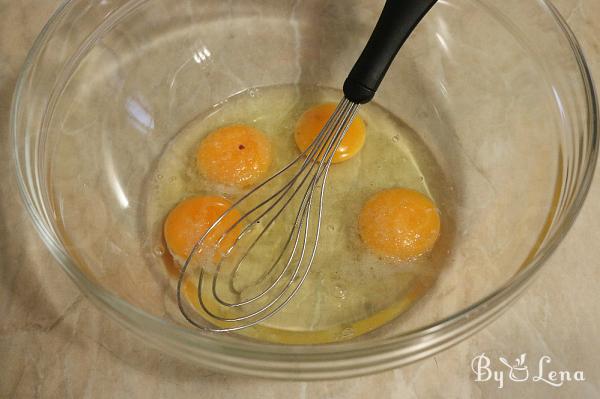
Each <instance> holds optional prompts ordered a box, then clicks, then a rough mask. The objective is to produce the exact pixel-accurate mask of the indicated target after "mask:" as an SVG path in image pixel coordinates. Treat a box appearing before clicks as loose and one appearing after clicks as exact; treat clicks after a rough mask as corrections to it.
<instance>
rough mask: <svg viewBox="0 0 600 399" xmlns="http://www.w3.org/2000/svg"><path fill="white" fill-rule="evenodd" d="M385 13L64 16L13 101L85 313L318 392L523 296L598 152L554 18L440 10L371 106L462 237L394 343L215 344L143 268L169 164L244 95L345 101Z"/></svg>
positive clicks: (25, 169) (44, 208)
mask: <svg viewBox="0 0 600 399" xmlns="http://www.w3.org/2000/svg"><path fill="white" fill-rule="evenodd" d="M381 7H382V1H371V0H364V1H359V0H356V1H343V2H341V1H334V0H330V1H322V0H305V1H302V2H296V1H281V0H244V1H221V0H201V1H198V0H131V1H125V0H111V1H98V2H89V1H86V0H72V1H66V2H65V3H64V4H63V5H62V6H61V7H60V8H59V9H58V10H57V11H56V13H55V15H54V16H53V17H52V19H51V20H50V21H49V22H48V24H47V25H46V27H45V28H44V30H43V31H42V33H41V34H40V35H39V37H38V39H37V40H36V42H35V45H34V46H33V48H32V50H31V52H30V53H29V57H28V58H27V61H26V63H25V65H24V67H23V70H22V72H21V76H20V79H19V82H18V85H17V90H16V95H15V96H14V103H13V109H12V119H11V129H12V136H13V139H14V141H13V145H14V155H15V160H16V164H17V173H18V179H19V184H20V189H21V193H22V196H23V200H24V202H25V203H26V205H27V209H28V210H29V212H30V213H31V216H32V219H33V221H34V223H35V225H36V227H37V229H38V230H39V233H40V235H41V237H42V239H43V241H44V242H45V243H46V245H47V246H48V247H49V248H50V250H51V251H52V253H53V254H54V256H55V257H56V258H57V259H58V260H59V262H60V264H61V265H62V267H63V269H64V270H65V271H66V272H67V273H68V275H69V276H70V277H71V278H72V279H73V280H74V281H75V283H76V284H77V285H78V286H79V287H80V288H81V290H82V291H83V292H84V293H85V294H86V295H87V296H88V297H89V298H90V300H92V301H93V302H94V303H96V304H97V305H98V306H99V307H100V308H101V309H103V310H105V311H106V312H107V313H109V314H110V315H111V316H113V317H114V318H115V319H117V320H118V321H119V322H121V323H122V324H123V325H124V326H126V327H127V328H129V329H131V330H133V331H135V332H136V333H137V334H138V335H139V336H140V337H141V339H144V340H146V341H148V342H149V343H152V344H154V345H156V346H158V347H160V348H162V349H163V350H164V351H166V352H169V353H171V354H174V355H177V356H179V357H182V358H186V359H190V360H192V361H194V362H197V363H200V364H202V365H204V366H206V367H209V368H212V369H216V370H220V371H227V372H235V373H241V374H247V375H257V376H268V377H276V378H297V379H318V378H333V377H346V376H353V375H360V374H366V373H373V372H376V371H380V370H384V369H389V368H392V367H397V366H401V365H404V364H406V363H409V362H412V361H415V360H417V359H421V358H424V357H426V356H429V355H431V354H433V353H436V352H438V351H440V350H442V349H444V348H448V347H449V346H451V345H454V344H455V343H457V342H459V341H460V340H462V339H464V338H465V337H467V336H469V335H470V334H473V333H474V332H475V331H477V330H478V329H480V328H482V327H483V326H484V325H486V324H487V323H489V322H490V321H491V320H492V319H494V318H495V317H496V316H498V314H500V313H501V312H502V311H503V310H504V309H506V307H507V306H508V305H509V304H510V303H511V302H512V301H513V300H514V299H515V298H517V297H518V296H519V294H521V293H522V292H523V289H524V288H525V286H526V285H527V284H528V282H530V281H531V279H532V277H533V276H534V275H535V274H536V273H537V272H538V270H539V269H540V268H541V266H542V265H543V263H544V261H545V260H546V258H547V257H548V256H549V255H550V254H551V253H552V251H553V250H554V248H556V246H557V244H558V243H559V242H560V241H561V239H562V238H563V237H564V235H565V233H566V232H567V230H568V229H569V227H570V226H571V225H572V223H573V220H574V218H575V216H576V214H577V212H578V211H579V209H580V207H581V204H582V202H583V199H584V197H585V195H586V193H587V191H588V187H589V184H590V180H591V178H592V171H593V170H594V164H595V162H596V155H597V148H598V120H597V117H598V115H597V104H596V97H595V94H594V90H593V86H592V82H591V79H590V75H589V72H588V69H587V67H586V63H585V59H584V57H583V55H582V53H581V51H580V49H579V46H578V44H577V42H576V40H575V38H574V37H573V34H572V33H571V31H570V30H569V28H568V26H567V25H566V24H565V22H564V20H563V19H562V18H561V17H560V16H559V15H558V13H557V12H556V10H555V9H554V8H553V7H552V5H551V4H549V3H548V2H546V1H543V0H539V1H522V0H507V1H502V2H498V1H494V0H480V1H471V0H440V1H439V2H438V3H437V5H436V6H435V7H434V8H433V9H432V11H431V12H430V14H428V15H427V17H426V18H425V19H424V21H423V22H422V23H421V24H420V25H419V26H418V28H417V29H416V31H415V32H414V33H413V35H412V37H411V38H410V40H409V41H408V42H407V43H406V45H405V46H404V47H403V48H402V50H401V51H400V53H399V56H398V57H397V59H396V61H395V63H394V64H393V66H392V68H391V69H390V71H389V73H388V75H387V77H386V79H385V81H384V83H383V85H382V86H381V88H380V91H379V93H378V94H377V96H376V101H377V102H378V103H379V104H381V105H383V106H384V107H385V108H387V109H388V110H390V111H391V112H392V113H394V114H395V115H396V116H398V117H400V118H401V119H403V120H404V121H405V122H406V123H407V124H408V125H410V126H412V127H413V128H414V129H415V130H416V131H417V132H418V133H419V134H420V135H421V138H422V139H423V141H424V142H425V143H426V144H427V146H428V147H429V148H430V149H431V151H432V153H433V154H434V156H435V157H436V158H437V161H438V163H439V164H440V165H441V166H442V168H443V169H444V171H445V173H446V175H447V176H446V178H447V179H449V181H451V182H452V184H453V187H454V190H455V193H456V199H457V203H458V207H457V210H456V214H455V215H453V218H454V223H455V230H456V234H455V237H454V239H453V242H452V247H451V249H450V251H449V253H448V256H447V260H446V264H445V265H444V270H443V272H442V274H441V275H440V277H439V279H438V281H437V283H436V285H435V286H434V287H433V289H432V290H431V291H430V292H429V293H428V294H427V295H426V296H424V297H423V298H422V299H421V300H420V301H418V303H417V304H415V306H413V307H412V308H411V309H410V310H409V311H408V312H406V313H404V314H403V315H402V316H400V317H399V318H397V319H396V320H395V321H393V322H392V323H390V324H388V325H387V326H385V327H384V328H381V329H379V330H376V331H375V332H373V333H370V334H368V335H366V336H363V337H360V338H357V339H355V340H350V341H348V342H345V343H338V344H327V345H312V346H311V345H301V346H286V345H275V344H265V343H259V342H252V341H249V340H247V339H244V338H241V337H238V336H235V335H214V334H207V333H202V332H201V331H198V330H194V329H192V328H190V327H189V326H188V325H186V324H184V323H181V322H180V320H178V319H176V318H175V317H174V316H173V315H172V312H170V311H169V309H167V307H168V303H167V302H168V301H166V300H165V295H166V294H164V293H163V291H164V290H165V287H167V286H168V281H167V280H168V276H167V275H166V273H164V271H163V270H158V269H157V268H156V267H150V266H149V260H148V259H149V255H148V251H149V250H148V243H147V237H145V236H144V229H143V228H142V227H141V225H142V224H141V223H140V219H141V218H142V216H143V212H144V198H143V193H144V186H145V184H146V180H147V177H148V175H149V174H150V172H151V171H152V168H153V167H154V165H155V162H156V160H157V158H158V157H159V155H160V154H161V151H162V150H163V149H164V147H165V145H166V144H167V143H168V141H169V140H170V139H171V138H172V137H173V135H175V134H176V133H177V132H178V130H179V129H180V128H181V127H182V126H184V125H185V124H186V123H187V122H188V121H190V120H191V119H192V118H193V117H194V116H195V115H197V114H199V113H201V112H204V111H206V110H208V109H210V107H211V106H213V104H216V103H218V102H220V101H222V100H223V99H225V98H227V97H229V96H230V95H232V94H234V93H237V92H239V91H241V90H244V89H247V88H249V87H259V86H266V85H275V84H284V83H303V84H318V85H322V86H328V87H340V86H341V84H342V82H343V80H344V78H345V75H346V73H347V71H348V70H349V68H350V67H351V66H352V64H353V62H354V60H355V59H356V57H357V55H358V54H359V52H360V50H361V48H362V46H363V45H364V43H365V41H366V39H367V37H368V35H369V34H370V31H371V29H372V27H373V25H374V23H375V21H376V18H377V17H378V14H379V11H380V9H381ZM570 288H572V289H574V288H575V287H570ZM565 289H569V287H565ZM171 296H172V293H171Z"/></svg>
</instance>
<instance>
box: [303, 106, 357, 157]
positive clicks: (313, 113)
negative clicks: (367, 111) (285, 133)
mask: <svg viewBox="0 0 600 399" xmlns="http://www.w3.org/2000/svg"><path fill="white" fill-rule="evenodd" d="M336 106H337V105H336V104H332V103H326V104H320V105H317V106H314V107H312V108H309V109H308V110H307V111H305V112H304V113H303V114H302V116H301V117H300V119H299V120H298V123H297V125H296V132H295V134H294V138H295V140H296V145H297V146H298V148H299V149H300V151H302V152H303V151H304V150H306V149H307V148H308V146H309V145H310V144H311V143H312V142H313V140H314V139H315V138H316V137H317V135H318V134H319V132H320V131H321V129H323V127H324V126H325V123H326V122H327V120H328V119H329V117H330V116H331V115H332V114H333V112H334V111H335V108H336ZM364 144H365V124H364V122H363V120H362V119H361V117H360V116H358V115H356V116H355V117H354V121H353V122H352V124H351V125H350V127H349V128H348V131H347V132H346V135H345V136H344V138H343V139H342V141H341V143H340V145H339V147H338V148H337V150H336V151H335V153H334V155H333V159H332V161H331V162H332V163H339V162H343V161H346V160H348V159H350V158H352V157H353V156H355V155H356V154H358V152H359V151H360V149H361V148H362V147H363V145H364Z"/></svg>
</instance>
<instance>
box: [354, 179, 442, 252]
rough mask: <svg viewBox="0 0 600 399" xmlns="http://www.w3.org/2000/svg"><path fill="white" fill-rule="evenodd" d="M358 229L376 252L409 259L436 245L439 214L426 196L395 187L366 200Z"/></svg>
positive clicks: (365, 241)
mask: <svg viewBox="0 0 600 399" xmlns="http://www.w3.org/2000/svg"><path fill="white" fill-rule="evenodd" d="M358 229H359V233H360V237H361V239H362V240H363V242H364V243H365V245H366V246H367V247H368V248H369V249H371V250H372V251H373V252H374V253H376V254H378V255H380V256H383V257H387V258H393V259H397V260H410V259H413V258H416V257H418V256H420V255H423V254H425V253H427V252H429V251H430V250H431V249H432V248H433V246H434V244H435V242H436V240H437V239H438V237H439V235H440V214H439V211H438V209H437V208H436V206H435V204H434V203H433V202H432V201H431V200H430V199H429V198H427V197H426V196H425V195H423V194H421V193H419V192H417V191H414V190H408V189H404V188H394V189H389V190H385V191H381V192H379V193H377V194H375V195H374V196H372V197H371V198H369V199H368V200H367V202H366V203H365V204H364V206H363V208H362V210H361V212H360V215H359V218H358Z"/></svg>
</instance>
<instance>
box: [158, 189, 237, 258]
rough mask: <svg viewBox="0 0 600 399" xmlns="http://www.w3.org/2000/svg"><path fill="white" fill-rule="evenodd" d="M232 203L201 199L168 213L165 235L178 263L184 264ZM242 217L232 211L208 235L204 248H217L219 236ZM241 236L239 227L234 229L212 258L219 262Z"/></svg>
mask: <svg viewBox="0 0 600 399" xmlns="http://www.w3.org/2000/svg"><path fill="white" fill-rule="evenodd" d="M231 205H232V204H231V202H230V201H228V200H227V199H225V198H223V197H218V196H198V197H191V198H188V199H185V200H183V201H181V202H180V203H179V204H177V206H175V207H174V208H173V209H172V210H171V211H170V212H169V214H168V216H167V218H166V220H165V223H164V226H163V234H164V237H165V242H166V244H167V247H168V248H169V251H170V252H171V254H172V255H173V257H174V258H175V260H177V261H178V262H179V263H182V262H184V261H185V259H186V258H187V257H188V256H189V254H190V253H191V251H192V249H193V248H194V245H196V242H197V241H198V240H199V239H200V238H202V236H203V235H204V233H206V231H207V230H208V228H209V227H210V226H212V225H213V223H215V222H216V221H217V219H218V218H219V217H220V216H221V215H222V214H223V213H224V212H225V211H226V210H228V209H229V208H231ZM240 217H241V215H240V213H239V212H238V211H237V210H236V209H232V210H231V212H229V213H228V214H227V215H226V216H225V217H224V218H223V219H222V220H221V222H220V223H219V224H217V225H216V226H215V228H214V229H213V230H212V231H211V232H210V233H209V234H208V235H207V236H206V238H205V239H204V245H203V247H210V248H212V247H214V246H215V245H216V244H217V241H218V240H219V239H220V237H221V236H222V235H223V234H224V233H225V232H226V231H227V230H228V229H229V228H230V227H231V226H233V225H234V224H235V222H236V221H238V220H239V219H240ZM239 234H240V226H239V225H238V226H236V227H234V228H233V230H232V231H231V232H229V233H228V234H227V235H226V236H225V238H224V239H223V240H222V241H221V243H220V245H219V247H218V250H217V252H216V253H215V255H214V257H213V259H214V260H215V261H218V259H220V256H221V254H222V253H225V252H226V251H227V250H228V249H229V248H231V246H232V245H233V244H234V243H235V240H236V238H237V237H238V236H239Z"/></svg>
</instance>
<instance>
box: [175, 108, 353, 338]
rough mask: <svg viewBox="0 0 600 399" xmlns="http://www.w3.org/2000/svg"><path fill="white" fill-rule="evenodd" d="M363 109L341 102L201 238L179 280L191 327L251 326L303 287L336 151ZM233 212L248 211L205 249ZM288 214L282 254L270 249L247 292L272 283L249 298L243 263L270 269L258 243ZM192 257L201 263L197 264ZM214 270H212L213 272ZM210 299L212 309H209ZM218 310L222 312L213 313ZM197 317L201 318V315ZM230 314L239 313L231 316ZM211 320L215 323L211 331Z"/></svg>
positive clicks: (229, 328)
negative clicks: (242, 283)
mask: <svg viewBox="0 0 600 399" xmlns="http://www.w3.org/2000/svg"><path fill="white" fill-rule="evenodd" d="M358 107H359V104H356V103H353V102H352V101H350V100H348V99H346V98H344V99H343V100H342V101H341V102H340V103H339V104H338V106H337V107H336V109H335V111H334V113H333V114H332V116H331V117H330V118H329V120H328V121H327V123H326V124H325V126H324V127H323V129H322V130H321V131H320V132H319V134H318V135H317V137H316V138H315V140H314V141H313V142H312V144H311V145H310V146H309V147H308V148H307V149H306V150H305V151H304V152H302V153H301V154H300V155H299V156H298V157H296V158H295V159H294V160H293V161H292V162H290V163H289V164H288V165H286V166H285V167H284V168H283V169H281V170H280V171H278V172H277V173H276V174H274V175H273V176H271V177H270V178H268V179H267V180H265V181H264V182H262V183H261V184H259V185H258V186H257V187H256V188H254V189H253V190H251V191H250V192H248V193H247V194H245V195H244V196H242V197H241V198H240V199H239V200H237V201H236V202H235V203H234V204H233V205H232V207H231V208H230V209H229V210H228V211H226V212H225V213H224V214H223V215H221V216H220V217H219V218H218V219H217V220H216V221H215V223H214V224H213V225H212V226H210V228H209V229H208V230H207V231H206V232H205V233H204V234H203V235H202V237H200V239H199V240H198V242H197V243H196V244H195V246H194V248H193V249H192V251H191V253H190V256H189V257H188V258H187V259H186V261H185V263H184V265H183V266H182V268H181V270H180V274H179V279H178V281H177V304H178V306H179V309H180V311H181V313H182V314H183V316H184V317H185V318H186V319H187V320H188V321H189V322H190V323H191V324H193V325H194V326H196V327H198V328H201V329H204V330H209V331H215V332H224V331H236V330H240V329H243V328H247V327H250V326H253V325H255V324H257V323H260V322H262V321H263V320H265V319H267V318H268V317H271V316H273V315H274V314H275V313H277V312H278V311H279V310H281V309H282V308H283V307H284V306H285V305H286V304H287V303H288V302H289V301H290V300H291V299H292V298H293V296H294V295H295V294H296V292H297V291H298V290H299V289H300V287H301V286H302V284H303V283H304V281H305V279H306V276H307V275H308V273H309V271H310V268H311V266H312V264H313V261H314V258H315V254H316V250H317V244H318V241H319V234H320V228H321V218H322V209H323V200H324V191H325V183H326V180H327V174H328V171H329V167H330V166H331V161H332V159H333V155H334V153H335V150H336V149H337V147H338V146H339V144H340V142H341V140H342V139H343V137H344V135H345V133H346V131H347V130H348V127H349V126H350V124H351V123H352V121H353V119H354V116H355V115H356V112H357V110H358ZM289 174H291V177H290V178H289V179H288V180H287V181H286V182H285V183H284V184H282V185H280V186H279V188H277V186H276V184H277V182H278V181H279V180H280V179H281V178H283V177H284V176H285V175H289ZM233 209H238V210H242V209H249V210H248V211H246V212H245V213H243V214H242V216H241V217H240V218H239V219H238V220H237V221H236V222H235V223H234V224H233V225H231V226H230V227H229V228H228V229H227V230H226V231H225V232H224V233H223V234H222V235H221V236H220V237H219V238H218V240H217V241H216V243H214V245H213V244H211V246H210V248H207V247H206V245H205V244H204V243H205V240H206V239H207V237H208V236H209V235H210V233H211V232H213V231H214V230H215V228H216V226H218V225H219V223H221V221H222V220H223V219H224V218H225V217H226V216H227V214H228V213H229V212H231V210H233ZM286 215H293V222H292V223H291V224H290V228H289V230H288V231H287V234H286V236H285V237H286V238H285V239H284V240H283V242H282V243H280V248H279V249H278V250H276V249H274V248H270V251H268V252H269V253H275V254H277V256H276V257H275V260H274V261H273V262H268V264H270V266H269V267H268V269H267V270H266V271H264V272H263V273H261V274H260V276H259V277H256V278H254V281H252V282H251V283H250V284H249V286H250V287H256V285H260V284H261V282H263V283H264V282H267V284H266V285H267V287H266V288H264V289H260V290H258V291H259V292H258V293H252V294H251V295H249V297H244V295H243V292H242V291H244V290H243V289H238V288H236V287H235V279H236V277H237V276H238V274H239V273H240V270H241V268H242V265H243V264H244V263H245V261H248V262H247V264H244V266H245V267H252V268H260V267H261V266H264V265H265V261H264V259H261V257H262V255H263V253H262V252H261V250H260V248H261V247H260V245H259V244H260V243H261V240H266V239H267V238H268V235H267V233H268V232H269V231H270V230H271V229H273V226H274V225H275V222H276V220H277V219H278V218H284V217H285V216H286ZM238 226H240V227H241V228H242V230H241V233H240V234H239V236H238V237H237V238H236V239H235V242H234V243H233V245H232V246H231V247H230V248H228V249H227V250H226V251H225V253H222V254H221V253H218V252H217V251H218V250H217V248H220V245H221V243H222V242H223V240H224V239H225V237H227V236H228V235H229V234H231V232H232V231H233V230H234V229H235V228H236V227H238ZM257 230H258V231H257ZM278 232H279V231H277V232H276V233H278ZM246 241H249V242H246ZM269 243H270V242H269ZM269 243H267V244H269ZM263 252H264V251H263ZM203 253H204V255H203ZM206 253H209V254H214V253H217V257H218V261H216V262H215V263H216V265H214V264H212V259H214V257H211V256H206V255H205V254H206ZM252 255H254V256H255V257H258V258H259V259H258V262H257V261H256V260H254V261H249V257H252ZM195 257H198V258H199V260H198V261H194V260H195ZM211 258H212V259H211ZM230 261H233V263H234V265H233V267H231V268H230V269H231V270H230V271H229V272H226V271H224V270H225V269H227V267H225V264H227V263H231V262H230ZM192 264H193V265H194V266H195V270H196V272H197V273H198V280H197V286H196V287H197V300H198V304H197V306H199V309H194V308H193V305H190V304H189V300H190V299H191V298H188V301H185V300H184V299H183V298H182V291H183V284H184V282H185V281H188V276H189V275H190V274H193V273H191V272H192V270H190V266H191V265H192ZM210 269H214V271H212V272H210V271H209V270H210ZM223 275H225V276H223ZM222 277H225V278H226V279H227V280H226V281H227V284H221V285H219V284H218V281H219V279H220V278H222ZM207 279H209V280H210V282H209V284H206V280H207ZM263 285H264V284H263ZM223 286H227V287H228V288H229V291H230V294H234V295H235V296H236V297H237V300H226V299H224V298H223V296H222V295H221V294H220V293H219V292H218V291H219V289H218V288H219V287H221V288H222V287H223ZM194 288H195V287H194ZM207 288H208V290H207ZM207 291H209V292H207ZM207 295H208V297H207ZM207 299H208V300H209V301H210V302H211V305H213V306H208V305H207ZM215 307H216V308H219V310H220V311H216V310H215ZM190 308H191V309H190ZM232 310H233V311H234V312H232ZM199 311H200V312H199ZM198 313H200V314H201V315H200V317H198V316H199V314H198ZM232 313H235V315H231V314H232ZM207 321H208V322H210V323H211V324H212V325H208V324H207Z"/></svg>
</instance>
